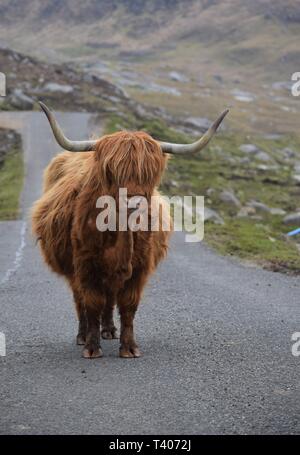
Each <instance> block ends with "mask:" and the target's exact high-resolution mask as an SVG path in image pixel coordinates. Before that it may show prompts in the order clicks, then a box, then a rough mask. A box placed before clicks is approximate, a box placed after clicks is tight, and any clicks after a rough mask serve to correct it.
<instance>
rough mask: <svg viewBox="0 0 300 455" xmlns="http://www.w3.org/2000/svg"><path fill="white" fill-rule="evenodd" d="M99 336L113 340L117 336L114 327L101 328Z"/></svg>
mask: <svg viewBox="0 0 300 455" xmlns="http://www.w3.org/2000/svg"><path fill="white" fill-rule="evenodd" d="M101 336H102V338H103V339H104V340H115V339H117V338H118V335H117V329H116V327H112V328H104V329H102V330H101Z"/></svg>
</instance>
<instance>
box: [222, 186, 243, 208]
mask: <svg viewBox="0 0 300 455" xmlns="http://www.w3.org/2000/svg"><path fill="white" fill-rule="evenodd" d="M219 197H220V200H221V201H222V202H225V204H231V205H234V206H235V207H240V206H241V203H240V201H239V200H238V198H237V197H236V195H235V194H234V193H233V192H232V191H227V190H223V191H222V193H220V195H219Z"/></svg>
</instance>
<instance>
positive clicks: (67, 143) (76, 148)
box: [39, 101, 98, 152]
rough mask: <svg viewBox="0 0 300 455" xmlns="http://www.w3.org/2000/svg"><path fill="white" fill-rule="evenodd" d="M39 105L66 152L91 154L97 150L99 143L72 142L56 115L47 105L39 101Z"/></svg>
mask: <svg viewBox="0 0 300 455" xmlns="http://www.w3.org/2000/svg"><path fill="white" fill-rule="evenodd" d="M39 105H40V106H41V108H42V109H43V111H44V112H45V114H46V116H47V119H48V120H49V123H50V126H51V128H52V131H53V134H54V137H55V139H56V141H57V142H58V144H59V145H60V146H61V147H62V148H63V149H64V150H68V151H69V152H90V151H93V150H95V147H96V144H97V142H98V141H95V140H94V141H71V140H70V139H68V138H67V137H66V136H65V135H64V133H63V132H62V129H61V127H60V126H59V124H58V123H57V121H56V119H55V117H54V114H53V113H52V112H51V111H50V109H49V108H48V107H47V106H46V104H44V103H42V102H41V101H39Z"/></svg>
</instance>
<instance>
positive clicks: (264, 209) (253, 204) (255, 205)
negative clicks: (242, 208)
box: [246, 201, 270, 212]
mask: <svg viewBox="0 0 300 455" xmlns="http://www.w3.org/2000/svg"><path fill="white" fill-rule="evenodd" d="M246 206H247V207H252V208H254V209H255V210H257V211H258V212H270V207H268V206H267V205H266V204H263V203H262V202H259V201H249V202H247V204H246Z"/></svg>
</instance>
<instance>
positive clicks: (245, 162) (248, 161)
mask: <svg viewBox="0 0 300 455" xmlns="http://www.w3.org/2000/svg"><path fill="white" fill-rule="evenodd" d="M239 162H240V164H249V163H251V160H250V158H248V157H247V156H244V157H243V158H241V159H240V160H239Z"/></svg>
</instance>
